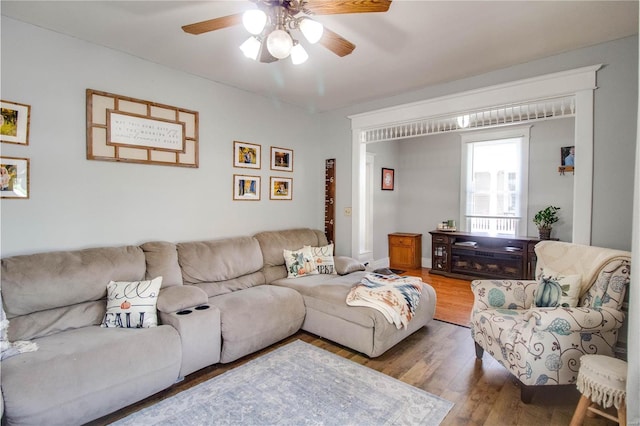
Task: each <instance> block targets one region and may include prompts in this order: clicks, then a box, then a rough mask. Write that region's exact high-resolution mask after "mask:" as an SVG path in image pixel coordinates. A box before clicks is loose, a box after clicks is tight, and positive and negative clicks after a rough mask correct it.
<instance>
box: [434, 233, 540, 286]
mask: <svg viewBox="0 0 640 426" xmlns="http://www.w3.org/2000/svg"><path fill="white" fill-rule="evenodd" d="M429 233H430V234H431V273H432V274H439V275H445V276H448V277H453V278H463V279H465V278H466V279H469V278H504V279H535V270H536V255H535V252H534V250H533V248H534V247H535V245H536V244H537V243H538V242H540V240H539V239H538V238H532V237H514V236H496V235H489V234H482V233H469V232H449V231H439V230H438V231H431V232H429Z"/></svg>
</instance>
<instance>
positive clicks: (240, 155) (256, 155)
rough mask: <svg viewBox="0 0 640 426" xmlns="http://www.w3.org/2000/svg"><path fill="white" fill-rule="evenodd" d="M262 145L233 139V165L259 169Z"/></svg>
mask: <svg viewBox="0 0 640 426" xmlns="http://www.w3.org/2000/svg"><path fill="white" fill-rule="evenodd" d="M261 158H262V147H261V146H260V145H257V144H254V143H248V142H240V141H233V167H244V168H247V169H259V168H260V167H262V166H261V165H260V159H261Z"/></svg>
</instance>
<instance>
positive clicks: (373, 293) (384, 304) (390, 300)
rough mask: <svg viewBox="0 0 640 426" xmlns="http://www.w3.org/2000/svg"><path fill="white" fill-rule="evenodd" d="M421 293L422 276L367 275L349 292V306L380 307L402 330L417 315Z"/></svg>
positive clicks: (385, 315)
mask: <svg viewBox="0 0 640 426" xmlns="http://www.w3.org/2000/svg"><path fill="white" fill-rule="evenodd" d="M421 293H422V280H421V279H420V278H418V277H401V276H398V275H380V274H367V275H365V276H364V278H362V280H361V281H360V283H358V284H356V285H355V286H354V287H352V288H351V291H349V294H347V305H350V306H367V307H369V308H373V309H377V310H379V311H380V312H382V314H383V315H384V317H385V318H386V319H387V321H389V322H390V323H392V324H395V325H396V328H398V329H400V328H402V327H405V328H406V327H407V324H408V323H409V321H411V318H413V316H414V314H415V312H416V308H417V307H418V303H419V302H420V294H421Z"/></svg>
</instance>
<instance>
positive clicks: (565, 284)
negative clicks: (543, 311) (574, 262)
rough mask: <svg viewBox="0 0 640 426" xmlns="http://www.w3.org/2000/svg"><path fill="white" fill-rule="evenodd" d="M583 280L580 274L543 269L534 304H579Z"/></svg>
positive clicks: (546, 305)
mask: <svg viewBox="0 0 640 426" xmlns="http://www.w3.org/2000/svg"><path fill="white" fill-rule="evenodd" d="M581 281H582V280H581V277H580V275H561V274H558V273H557V272H555V271H553V270H550V269H543V270H542V273H541V274H540V276H539V278H538V288H536V290H535V293H534V300H533V304H534V306H535V307H538V308H543V307H555V306H563V307H575V306H578V297H579V296H580V284H581Z"/></svg>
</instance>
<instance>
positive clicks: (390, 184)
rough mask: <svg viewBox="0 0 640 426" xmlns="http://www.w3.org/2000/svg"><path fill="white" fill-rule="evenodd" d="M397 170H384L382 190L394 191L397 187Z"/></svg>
mask: <svg viewBox="0 0 640 426" xmlns="http://www.w3.org/2000/svg"><path fill="white" fill-rule="evenodd" d="M394 175H395V170H394V169H386V168H384V167H383V168H382V190H383V191H393V188H394V185H395V176H394Z"/></svg>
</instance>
